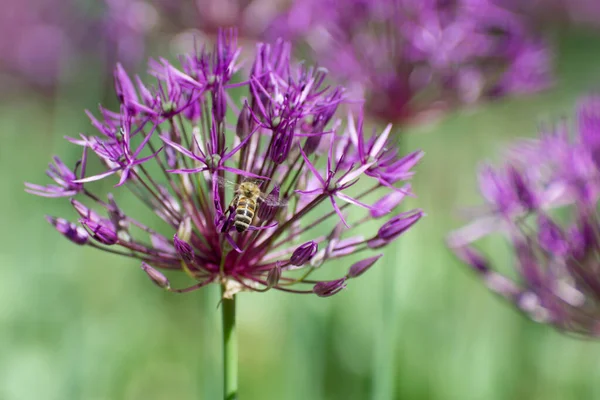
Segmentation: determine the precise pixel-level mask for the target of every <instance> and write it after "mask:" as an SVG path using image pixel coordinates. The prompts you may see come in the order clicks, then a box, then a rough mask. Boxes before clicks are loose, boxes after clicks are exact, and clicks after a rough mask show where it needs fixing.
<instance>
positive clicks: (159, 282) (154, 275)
mask: <svg viewBox="0 0 600 400" xmlns="http://www.w3.org/2000/svg"><path fill="white" fill-rule="evenodd" d="M142 269H143V270H144V272H145V273H146V275H148V278H150V279H151V280H152V282H154V283H155V284H156V286H158V287H160V288H163V289H169V288H170V287H171V285H170V283H169V280H168V279H167V277H166V276H164V275H163V274H162V273H161V272H159V271H157V270H156V269H154V268H152V267H151V266H149V265H148V264H146V263H145V262H142Z"/></svg>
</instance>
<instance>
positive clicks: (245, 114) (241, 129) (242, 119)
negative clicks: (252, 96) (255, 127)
mask: <svg viewBox="0 0 600 400" xmlns="http://www.w3.org/2000/svg"><path fill="white" fill-rule="evenodd" d="M250 118H251V115H250V109H249V108H248V105H247V104H244V107H243V108H242V111H240V115H239V116H238V120H237V125H236V126H235V133H236V135H237V137H239V138H240V139H241V140H244V139H245V138H246V137H247V136H248V135H249V134H250V132H251V130H252V124H251V121H250Z"/></svg>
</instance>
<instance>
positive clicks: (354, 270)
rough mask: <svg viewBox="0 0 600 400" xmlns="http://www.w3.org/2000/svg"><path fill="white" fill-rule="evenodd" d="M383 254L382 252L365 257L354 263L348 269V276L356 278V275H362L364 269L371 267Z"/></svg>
mask: <svg viewBox="0 0 600 400" xmlns="http://www.w3.org/2000/svg"><path fill="white" fill-rule="evenodd" d="M381 256H383V254H379V255H377V256H375V257H369V258H365V259H364V260H361V261H359V262H356V263H354V264H353V265H352V266H351V267H350V269H349V270H348V275H347V276H348V278H356V277H357V276H360V275H362V274H363V273H364V272H365V271H366V270H368V269H369V268H371V267H372V266H373V264H375V263H376V262H377V260H379V259H380V258H381Z"/></svg>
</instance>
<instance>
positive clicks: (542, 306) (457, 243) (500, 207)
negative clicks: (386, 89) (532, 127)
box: [448, 96, 600, 336]
mask: <svg viewBox="0 0 600 400" xmlns="http://www.w3.org/2000/svg"><path fill="white" fill-rule="evenodd" d="M599 121H600V97H597V96H591V97H588V98H585V99H583V100H582V102H581V104H580V105H579V110H578V121H577V122H578V124H577V129H576V130H574V131H573V132H572V133H570V132H569V131H570V130H569V129H568V127H567V126H566V125H565V124H564V123H563V124H560V125H557V126H556V127H554V128H553V129H552V130H550V131H549V132H548V129H546V130H544V132H542V134H541V137H540V138H538V139H536V140H523V141H519V142H517V143H516V145H515V146H514V148H512V149H510V151H509V152H508V154H507V163H506V165H505V166H504V167H502V168H492V167H489V166H488V167H485V168H484V169H482V172H481V174H480V187H481V191H482V194H483V196H484V198H485V200H486V201H487V205H486V206H485V208H484V210H483V211H484V214H482V215H479V216H478V217H477V218H475V219H474V220H473V221H472V222H471V223H470V224H469V225H467V226H465V227H463V228H461V229H459V230H457V231H455V232H453V233H452V234H451V235H450V237H449V239H448V243H449V245H450V247H451V248H452V249H453V250H454V251H455V252H456V254H457V255H458V256H459V258H461V259H462V260H463V261H464V262H465V263H466V264H468V265H470V266H471V267H472V268H473V269H474V270H475V271H476V272H477V273H478V274H479V275H481V277H482V278H483V279H484V281H485V283H486V285H487V286H488V287H489V288H490V289H491V290H493V291H495V292H497V293H499V294H500V295H502V296H504V297H506V298H508V299H509V300H511V301H513V302H514V303H515V305H516V306H517V307H518V308H519V309H521V310H522V311H523V312H525V313H526V314H528V315H529V316H530V317H532V318H533V319H534V320H536V321H540V322H544V323H549V324H552V325H554V326H556V327H557V328H559V329H561V330H565V331H569V332H575V333H579V334H583V335H590V336H600V270H599V269H598V259H599V257H600V246H599V245H600V242H599V238H600V215H599V214H598V200H600V164H599V163H597V162H596V160H597V154H598V152H599V151H600V123H599ZM479 212H481V210H480V211H479ZM495 233H501V234H503V235H504V236H505V237H508V240H509V242H510V243H511V245H512V247H513V249H514V253H515V257H516V263H515V269H516V272H517V274H518V276H519V278H520V279H518V280H511V279H508V278H506V277H505V276H503V275H501V274H500V273H499V272H496V270H495V269H494V268H493V266H492V263H491V262H490V261H488V260H487V259H486V258H485V257H484V255H482V254H481V253H480V252H478V251H477V250H476V249H475V248H474V243H475V242H477V241H478V240H479V239H480V238H482V237H485V236H488V235H491V234H495Z"/></svg>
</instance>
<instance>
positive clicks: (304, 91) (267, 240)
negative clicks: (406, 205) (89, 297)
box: [27, 31, 423, 296]
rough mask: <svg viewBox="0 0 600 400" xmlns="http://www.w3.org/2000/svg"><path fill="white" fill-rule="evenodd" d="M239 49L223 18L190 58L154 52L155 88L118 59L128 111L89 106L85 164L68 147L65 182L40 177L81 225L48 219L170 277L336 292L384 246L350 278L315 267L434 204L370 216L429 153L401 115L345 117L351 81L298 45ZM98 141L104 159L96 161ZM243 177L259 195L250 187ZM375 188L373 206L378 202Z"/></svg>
mask: <svg viewBox="0 0 600 400" xmlns="http://www.w3.org/2000/svg"><path fill="white" fill-rule="evenodd" d="M239 54H240V49H239V48H238V47H237V44H236V36H235V32H234V31H224V32H221V34H220V35H219V38H218V42H217V44H216V45H215V47H214V49H213V50H212V51H209V50H207V49H206V48H203V49H202V50H200V51H197V52H195V53H193V54H188V55H185V56H182V57H181V58H180V63H181V67H180V68H176V67H175V66H174V65H173V64H171V63H170V62H168V61H167V60H164V59H161V60H158V61H150V63H149V72H150V74H151V75H153V76H154V77H155V78H156V79H157V84H156V86H154V87H149V86H146V85H145V84H144V83H143V82H142V80H141V79H140V78H139V77H135V79H134V80H133V81H132V80H131V79H130V78H129V77H128V76H127V74H126V73H125V71H124V70H123V68H122V67H120V66H117V68H116V69H115V75H114V76H115V85H116V93H117V96H118V100H119V102H120V110H119V111H118V112H113V111H109V110H107V109H105V108H100V118H97V117H95V116H93V115H92V114H91V113H88V115H89V117H90V119H91V122H92V125H93V127H94V128H95V129H96V130H97V131H98V133H97V134H96V135H85V134H81V135H80V136H79V137H77V138H68V140H69V141H70V142H72V143H74V144H75V145H78V146H81V147H82V148H83V156H82V158H81V160H80V161H79V162H78V163H77V164H76V165H75V167H74V169H71V168H69V167H68V166H67V165H65V164H64V163H63V162H62V161H61V160H60V159H59V158H55V162H54V165H51V166H50V169H49V170H48V171H47V172H48V175H49V176H50V177H51V178H53V179H54V181H55V182H56V184H55V185H48V186H39V185H32V184H28V185H27V190H28V191H29V192H32V193H34V194H38V195H41V196H46V197H68V198H70V201H71V203H72V205H73V207H74V209H75V211H76V212H77V213H78V214H79V218H80V219H79V224H76V223H73V222H70V221H68V220H65V219H62V218H54V217H49V218H48V220H49V222H50V223H51V224H52V225H53V226H54V227H55V228H56V229H57V230H58V231H59V232H60V233H62V234H63V235H64V236H65V237H67V238H68V239H69V240H71V241H72V242H74V243H76V244H79V245H87V246H91V247H95V248H98V249H102V250H106V251H109V252H111V253H116V254H122V255H124V256H128V257H133V258H136V259H139V260H141V262H142V268H143V269H144V271H146V272H147V273H148V275H149V276H150V277H151V278H152V279H153V280H154V282H155V283H157V284H158V285H159V286H161V287H163V288H165V289H168V290H171V291H175V292H183V291H190V290H193V289H196V288H199V287H202V286H204V285H207V284H209V283H211V282H214V283H218V284H221V285H223V286H224V287H225V288H226V292H225V295H232V294H234V293H235V292H237V291H240V290H252V291H265V290H268V289H271V288H274V289H279V290H283V291H287V292H294V293H315V294H317V295H319V296H329V295H332V294H335V293H337V292H339V291H340V290H341V289H343V288H344V287H345V286H346V282H347V280H348V279H351V278H354V277H357V276H359V275H361V274H362V273H363V272H364V271H365V270H366V269H368V268H369V267H370V266H372V265H373V264H374V263H375V262H376V261H377V260H378V259H379V257H380V256H381V254H373V255H372V256H368V257H367V258H364V259H362V260H361V261H358V262H356V263H355V264H354V265H352V266H351V267H350V268H349V270H348V271H347V272H346V273H344V274H342V275H341V276H340V277H339V279H335V280H327V281H320V280H313V279H310V278H311V275H313V273H314V272H315V271H317V270H319V269H320V267H321V266H322V265H323V264H324V263H325V262H326V261H329V260H334V259H340V258H344V257H348V256H350V255H353V254H356V253H359V252H363V251H365V250H367V251H369V250H373V249H380V248H382V247H384V246H385V245H387V244H388V243H390V242H392V241H393V240H395V239H396V238H398V237H399V236H400V235H402V234H403V233H404V232H405V231H407V230H408V229H409V228H410V227H411V226H413V225H414V224H415V223H416V222H417V221H418V220H419V219H420V218H421V216H422V215H423V214H422V212H421V211H420V210H413V211H408V212H407V211H405V212H402V213H398V214H397V215H396V216H394V217H393V218H391V219H388V220H386V221H383V222H382V224H381V226H380V228H379V230H378V231H376V232H374V233H373V234H369V233H368V230H367V232H365V230H364V224H365V223H366V222H370V221H372V220H378V219H383V217H384V216H386V215H388V213H389V212H390V211H392V210H393V209H395V208H396V207H397V206H398V205H399V204H400V203H401V202H402V199H403V198H404V197H405V196H406V195H407V194H410V186H409V185H408V184H405V185H404V186H402V185H397V183H398V182H401V181H404V180H407V179H410V178H411V176H412V174H413V172H412V169H413V167H414V166H415V164H416V163H417V162H418V161H419V159H420V158H421V156H422V153H421V152H414V153H411V154H409V155H407V156H404V157H403V156H400V155H399V154H398V150H397V149H395V148H392V147H388V146H387V139H388V135H389V134H390V132H391V126H388V127H387V128H385V130H384V131H383V132H381V133H379V134H373V135H369V136H366V135H365V132H364V129H363V123H362V118H361V117H360V116H359V117H358V118H357V119H356V120H355V118H353V117H352V116H348V117H347V118H345V117H344V118H342V119H340V118H336V117H335V114H336V110H337V109H338V106H339V105H340V104H341V103H342V102H343V101H344V98H345V97H344V96H345V94H344V91H343V90H342V89H341V88H338V87H330V86H327V85H326V84H325V78H326V72H325V71H324V70H322V69H319V68H312V67H308V66H306V65H303V64H299V65H292V64H291V63H290V45H289V44H288V43H285V42H283V41H277V42H276V43H275V44H273V45H269V44H259V45H257V49H256V58H255V59H254V62H253V63H252V64H251V68H250V71H249V72H248V73H246V75H245V76H244V73H243V72H242V71H241V69H240V63H239V61H238V58H239ZM134 82H135V83H134ZM243 96H247V98H245V97H243ZM240 99H241V100H240ZM92 154H95V155H96V156H97V157H98V158H99V160H100V161H101V162H102V164H103V165H104V166H105V170H104V171H103V172H100V173H98V174H92V175H90V174H88V169H89V168H86V167H87V164H88V162H87V159H88V156H90V155H92ZM100 179H113V180H114V181H115V182H116V183H117V184H116V189H117V190H125V188H127V189H128V190H129V191H130V192H131V193H133V194H134V195H135V196H136V197H138V198H139V201H140V203H139V204H140V207H147V208H148V209H150V210H151V211H152V212H153V213H154V214H155V215H156V218H155V221H145V220H144V221H142V220H139V219H135V218H133V217H131V216H130V214H129V213H128V212H126V211H125V210H123V209H122V208H121V207H120V206H118V205H117V202H116V201H115V196H112V195H111V194H108V196H107V197H106V199H104V198H103V197H102V196H100V195H98V194H96V193H94V192H93V191H92V190H91V188H90V187H89V186H90V182H93V181H98V180H100ZM359 182H360V183H359ZM241 183H246V185H245V187H248V186H249V185H248V183H251V184H250V187H252V188H253V189H254V190H257V195H256V196H254V198H252V199H250V198H249V197H252V196H253V195H251V194H248V193H245V192H244V190H240V189H239V187H240V184H241ZM398 186H401V187H398ZM236 188H237V189H236ZM373 196H376V199H375V200H376V202H375V203H374V204H372V205H368V204H366V203H365V202H364V201H365V198H366V197H369V200H373ZM242 197H244V200H243V201H242ZM240 215H241V216H243V223H241V222H240V218H241V217H240ZM336 219H338V221H336ZM160 220H162V225H163V227H162V228H156V226H157V222H159V221H160ZM169 231H170V232H171V233H165V232H169ZM157 269H166V270H183V271H185V272H186V273H187V274H188V275H189V276H190V277H191V278H192V279H193V280H194V281H195V284H194V285H193V286H191V287H189V288H185V289H173V288H171V286H170V283H169V281H168V280H167V278H166V277H165V276H164V275H163V274H162V273H161V272H159V271H158V270H157ZM298 269H303V270H302V271H296V270H298ZM302 285H305V287H306V285H308V287H307V288H306V289H305V288H302V287H301V286H302ZM298 286H300V287H298Z"/></svg>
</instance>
